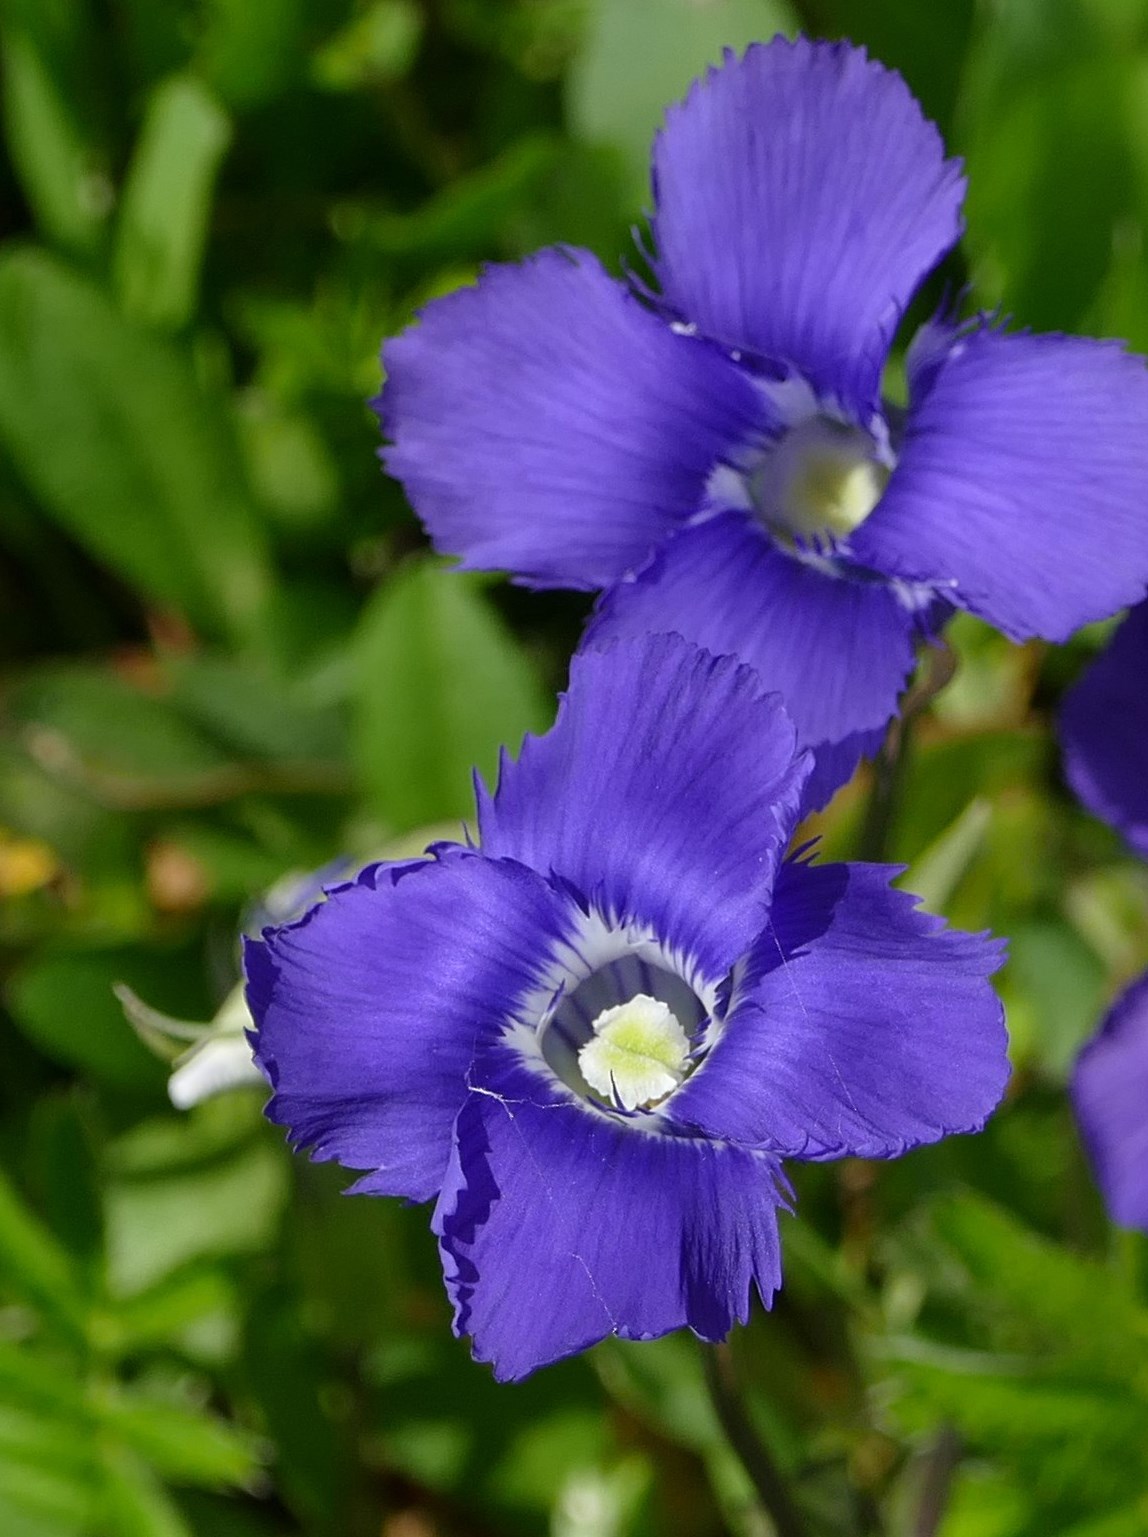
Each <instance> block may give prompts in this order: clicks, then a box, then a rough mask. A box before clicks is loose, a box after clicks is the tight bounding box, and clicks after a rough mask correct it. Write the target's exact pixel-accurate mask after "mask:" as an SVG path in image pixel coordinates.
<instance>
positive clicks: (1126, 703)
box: [1060, 603, 1148, 859]
mask: <svg viewBox="0 0 1148 1537" xmlns="http://www.w3.org/2000/svg"><path fill="white" fill-rule="evenodd" d="M1060 739H1061V745H1062V746H1063V749H1064V771H1065V774H1066V775H1067V777H1068V782H1069V784H1071V786H1072V788H1073V789H1074V790H1075V791H1076V793H1077V795H1078V796H1079V797H1080V799H1081V801H1082V802H1083V804H1084V805H1085V806H1087V807H1088V809H1089V811H1091V812H1092V813H1093V815H1094V816H1098V817H1099V818H1100V819H1101V821H1103V822H1107V823H1108V824H1109V826H1111V827H1115V828H1116V830H1117V831H1118V832H1120V833H1123V835H1124V837H1125V838H1126V839H1127V840H1128V843H1129V844H1130V846H1131V847H1132V848H1133V849H1135V851H1136V853H1137V854H1140V855H1141V856H1142V857H1144V858H1146V859H1148V603H1142V604H1140V605H1139V606H1138V607H1137V608H1134V609H1133V610H1132V612H1131V613H1130V614H1129V615H1128V617H1127V618H1126V619H1125V620H1124V622H1123V623H1122V624H1121V626H1120V628H1119V629H1118V630H1117V631H1116V634H1115V635H1114V636H1113V637H1112V640H1111V641H1110V643H1109V645H1108V647H1107V649H1106V650H1104V651H1102V652H1101V653H1100V655H1099V656H1098V657H1097V658H1096V660H1095V661H1094V662H1093V663H1092V666H1091V667H1089V669H1088V671H1087V672H1085V673H1084V675H1083V676H1082V677H1081V678H1080V679H1079V681H1078V682H1077V683H1076V684H1075V685H1074V686H1073V687H1072V688H1071V689H1069V691H1068V693H1067V694H1066V695H1065V697H1064V703H1063V705H1062V707H1061V712H1060Z"/></svg>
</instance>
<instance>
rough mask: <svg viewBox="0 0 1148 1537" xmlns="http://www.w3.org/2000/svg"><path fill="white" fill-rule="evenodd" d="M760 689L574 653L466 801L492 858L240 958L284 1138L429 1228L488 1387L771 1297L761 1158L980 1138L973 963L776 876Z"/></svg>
mask: <svg viewBox="0 0 1148 1537" xmlns="http://www.w3.org/2000/svg"><path fill="white" fill-rule="evenodd" d="M807 772H808V756H807V755H806V754H798V753H796V752H795V734H794V730H793V727H792V725H791V723H790V722H789V720H788V718H787V716H786V715H785V712H784V710H783V709H782V707H781V704H780V702H779V701H778V699H777V697H776V696H775V695H766V694H763V692H762V689H761V684H760V682H759V680H758V679H757V677H756V675H755V674H754V673H753V672H752V671H751V670H750V669H749V668H747V667H745V666H742V665H739V664H738V663H737V662H736V661H735V660H734V659H732V658H729V657H726V658H723V659H720V660H715V659H714V658H713V657H712V656H710V655H709V654H708V653H705V652H703V651H700V650H698V649H696V648H694V647H692V646H688V645H687V644H686V643H684V642H683V641H681V640H680V639H679V638H677V637H666V636H662V637H647V638H646V639H644V640H642V641H634V642H620V643H617V644H615V645H612V646H610V647H608V648H606V649H604V650H601V651H593V652H587V653H583V654H581V655H579V656H578V657H576V658H575V660H574V663H573V666H572V669H571V682H570V689H569V692H568V693H567V694H566V696H565V697H564V699H563V701H562V703H561V706H560V709H559V713H558V718H557V722H556V724H555V725H554V727H553V729H552V730H551V731H549V732H548V733H547V734H546V735H545V736H542V737H538V738H534V737H528V738H527V739H526V741H525V743H524V745H523V748H522V752H521V755H520V757H519V759H518V761H517V762H513V761H510V760H509V759H506V758H505V757H504V759H503V762H502V765H501V772H500V776H499V781H498V787H497V789H496V791H495V792H494V793H493V795H492V794H490V793H488V792H486V791H485V790H483V789H482V788H481V786H480V788H479V796H478V831H479V835H480V846H479V847H461V846H459V845H456V844H447V845H444V844H439V845H437V846H436V847H435V848H434V849H433V851H432V853H433V858H431V859H427V860H422V861H413V862H404V863H388V864H380V865H375V866H373V867H372V868H370V869H368V870H366V871H364V872H363V873H362V874H361V875H360V876H359V877H358V878H357V879H356V880H354V881H351V882H349V883H347V884H345V885H341V886H337V887H335V888H334V889H333V890H331V892H330V893H329V895H328V898H327V900H326V901H325V902H324V903H322V904H321V905H320V906H318V907H316V908H314V909H313V910H312V911H311V912H310V913H309V914H308V915H307V916H306V917H304V918H303V919H302V920H301V921H299V922H297V923H294V924H289V925H286V926H284V927H279V928H268V929H267V930H266V931H265V932H264V936H263V942H262V943H259V942H255V943H252V944H251V945H250V946H249V948H248V954H247V967H248V979H249V980H248V996H249V1000H250V1004H251V1010H252V1014H253V1016H254V1018H255V1020H256V1023H257V1029H256V1032H255V1034H254V1036H253V1041H254V1047H255V1053H256V1058H257V1060H258V1061H259V1063H260V1064H261V1066H262V1067H263V1069H264V1071H265V1073H266V1074H267V1077H268V1079H269V1080H270V1082H271V1084H272V1086H273V1089H274V1095H273V1098H272V1099H271V1101H270V1104H269V1106H268V1114H269V1115H270V1117H271V1118H272V1120H274V1121H276V1122H278V1123H279V1124H281V1125H284V1126H286V1127H288V1128H289V1131H290V1136H291V1140H292V1141H293V1143H295V1144H296V1145H297V1146H309V1147H310V1148H311V1149H312V1156H313V1157H315V1158H317V1159H333V1160H336V1161H337V1162H339V1163H341V1164H343V1165H345V1166H347V1167H349V1168H352V1169H356V1170H362V1171H365V1172H364V1173H363V1176H362V1178H361V1179H359V1180H358V1182H357V1183H356V1184H355V1185H354V1186H353V1187H352V1188H353V1189H354V1190H356V1191H365V1192H368V1193H370V1194H376V1195H392V1196H403V1197H406V1198H407V1199H408V1200H410V1201H434V1202H435V1203H436V1204H435V1208H434V1217H433V1222H432V1225H433V1228H434V1231H435V1233H436V1234H437V1235H438V1239H439V1244H440V1248H441V1255H442V1264H443V1271H444V1275H445V1279H446V1285H447V1289H448V1292H449V1293H450V1296H451V1298H452V1300H453V1304H454V1308H455V1329H456V1332H457V1333H459V1334H466V1335H470V1336H471V1337H472V1339H473V1342H474V1350H475V1354H476V1355H477V1356H478V1358H479V1359H480V1360H483V1361H491V1362H493V1363H494V1366H495V1371H496V1373H497V1375H498V1376H499V1377H501V1378H515V1377H521V1376H523V1375H524V1374H525V1373H527V1372H529V1371H531V1370H532V1369H533V1368H535V1367H537V1366H540V1365H542V1364H543V1363H546V1362H549V1361H553V1360H556V1359H557V1358H559V1357H561V1356H564V1355H568V1354H570V1353H572V1352H574V1351H578V1350H581V1349H583V1348H585V1347H586V1346H588V1345H591V1344H593V1343H594V1342H595V1341H597V1340H600V1339H602V1338H603V1337H604V1336H606V1335H609V1334H618V1335H621V1336H624V1337H626V1338H629V1339H650V1338H653V1337H655V1336H657V1335H661V1334H664V1333H666V1332H667V1331H668V1330H671V1329H677V1328H680V1327H682V1326H687V1325H688V1326H689V1327H690V1328H692V1329H693V1330H695V1331H696V1332H697V1333H698V1334H699V1335H701V1336H702V1337H703V1338H705V1339H710V1340H715V1339H720V1338H721V1337H723V1336H724V1335H725V1334H726V1333H727V1332H728V1330H729V1329H730V1328H731V1326H732V1324H733V1323H734V1322H735V1321H737V1320H744V1319H745V1318H746V1316H747V1312H748V1309H749V1305H750V1299H751V1294H752V1292H753V1291H754V1290H755V1289H756V1290H757V1291H758V1292H759V1293H760V1295H761V1296H762V1298H763V1299H764V1300H765V1301H766V1302H768V1301H769V1299H770V1298H771V1296H772V1294H773V1292H774V1290H775V1288H776V1287H777V1286H778V1284H779V1281H780V1267H779V1254H778V1229H777V1212H778V1208H779V1207H780V1206H784V1205H785V1204H786V1199H787V1196H786V1189H787V1187H786V1184H785V1179H784V1176H783V1173H782V1163H781V1161H782V1160H783V1159H785V1158H803V1159H827V1158H838V1157H842V1156H844V1155H846V1154H858V1155H860V1156H863V1157H870V1158H884V1157H892V1156H895V1155H897V1154H899V1153H902V1152H904V1151H905V1150H906V1149H907V1148H910V1147H914V1146H916V1145H917V1144H919V1143H925V1142H932V1141H935V1140H936V1139H937V1138H939V1137H942V1136H944V1135H946V1134H947V1133H950V1132H957V1131H972V1130H975V1129H977V1128H979V1127H980V1126H981V1125H982V1123H983V1122H984V1120H985V1118H986V1116H987V1115H988V1114H989V1113H990V1111H991V1110H992V1108H993V1106H994V1105H995V1104H996V1102H997V1100H998V1098H999V1096H1000V1094H1001V1091H1002V1088H1003V1085H1004V1082H1005V1078H1006V1075H1007V1066H1006V1059H1005V1032H1004V1026H1003V1018H1002V1010H1001V1007H1000V1004H999V1002H998V1000H997V999H996V997H995V995H994V994H993V992H992V990H991V987H990V985H989V983H988V982H987V980H986V978H987V977H988V976H989V974H990V973H991V972H992V971H994V970H995V969H996V967H997V965H998V964H999V960H1000V953H1001V952H1000V946H999V945H998V944H997V943H996V942H995V941H993V940H991V939H989V938H987V937H985V936H981V935H972V934H963V933H957V932H954V931H951V930H948V929H946V927H945V925H944V923H943V922H942V921H941V920H940V919H938V918H933V917H930V916H928V915H927V914H925V913H922V912H920V911H918V910H917V909H916V907H915V905H914V898H912V897H910V896H907V895H905V894H904V893H902V892H899V891H896V890H893V889H891V888H890V885H889V879H890V876H891V875H893V874H895V873H896V872H895V871H893V870H890V869H888V868H885V867H882V866H877V865H841V864H838V865H832V864H830V865H824V866H820V867H819V866H815V865H811V864H809V863H807V862H803V861H802V860H801V859H797V860H790V861H788V862H787V861H786V859H785V857H784V855H785V849H786V845H787V843H788V841H789V838H790V835H791V833H792V831H793V827H794V825H795V822H796V819H797V811H798V802H799V798H800V795H801V790H802V786H803V782H804V780H805V777H806V774H807Z"/></svg>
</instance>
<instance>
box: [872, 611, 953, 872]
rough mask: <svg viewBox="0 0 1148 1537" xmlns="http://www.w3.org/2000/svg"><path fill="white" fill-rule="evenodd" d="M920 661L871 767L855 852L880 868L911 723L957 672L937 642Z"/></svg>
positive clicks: (950, 656)
mask: <svg viewBox="0 0 1148 1537" xmlns="http://www.w3.org/2000/svg"><path fill="white" fill-rule="evenodd" d="M922 661H923V666H922V667H921V669H920V672H919V675H918V677H917V678H916V680H915V681H914V683H913V685H912V687H911V688H910V689H909V691H908V693H907V694H906V695H905V697H904V699H903V700H902V702H901V713H900V714H899V715H897V716H894V718H893V719H892V720H891V721H890V722H889V730H888V731H887V732H886V734H885V740H884V742H883V743H882V745H881V751H880V752H879V753H878V754H877V757H876V759H875V760H874V763H873V789H872V792H871V793H870V796H869V804H868V806H867V808H866V811H865V821H864V823H863V825H862V828H861V837H860V841H859V844H858V849H857V858H858V859H860V860H864V861H870V860H872V861H874V862H875V863H878V864H879V863H881V862H882V861H884V860H886V859H888V857H889V854H888V845H889V835H890V833H891V832H892V828H893V813H894V811H895V809H896V804H897V798H898V796H899V794H900V790H901V785H902V782H903V780H904V777H905V759H906V754H907V749H908V746H909V739H910V736H911V734H912V727H913V721H914V719H915V717H916V716H918V715H920V714H921V713H922V711H923V710H925V709H926V708H927V707H928V705H929V703H930V702H931V700H932V699H933V698H934V697H935V696H936V695H937V694H939V693H940V691H941V690H942V689H943V688H944V686H945V684H946V683H948V681H949V680H950V678H951V677H952V676H953V673H954V672H955V671H956V665H957V659H956V657H955V655H954V654H953V651H952V649H951V648H950V647H949V645H948V643H947V642H945V641H936V642H934V643H933V644H932V645H929V646H926V647H924V648H923V655H922Z"/></svg>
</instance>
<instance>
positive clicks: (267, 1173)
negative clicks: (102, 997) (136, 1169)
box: [107, 1026, 287, 1296]
mask: <svg viewBox="0 0 1148 1537" xmlns="http://www.w3.org/2000/svg"><path fill="white" fill-rule="evenodd" d="M124 1028H125V1029H126V1028H127V1027H126V1026H125V1027H124ZM286 1175H287V1170H286V1167H285V1159H284V1156H283V1154H282V1152H281V1150H280V1148H278V1147H277V1146H275V1145H274V1144H273V1143H272V1142H271V1141H270V1140H267V1141H266V1142H261V1143H258V1144H256V1145H255V1146H252V1147H249V1148H247V1149H245V1150H242V1151H238V1152H235V1153H233V1154H231V1155H230V1156H229V1157H228V1158H227V1159H226V1161H222V1162H220V1163H218V1164H215V1165H211V1166H209V1167H206V1168H203V1169H198V1170H191V1171H189V1172H187V1173H184V1174H173V1175H171V1176H170V1177H168V1178H150V1179H148V1178H145V1179H139V1180H118V1181H116V1182H115V1183H114V1184H112V1185H111V1186H109V1188H108V1192H107V1203H108V1215H107V1234H108V1269H109V1277H110V1282H109V1284H110V1287H111V1290H112V1291H113V1293H114V1294H116V1295H119V1296H123V1295H130V1294H132V1293H134V1292H138V1291H141V1290H143V1289H144V1288H145V1287H151V1286H154V1285H155V1284H156V1282H157V1281H159V1280H161V1279H162V1278H163V1277H165V1276H168V1275H171V1274H172V1273H173V1272H174V1271H176V1270H177V1269H178V1268H179V1267H180V1266H182V1265H187V1264H189V1263H190V1262H191V1261H193V1260H198V1259H201V1258H204V1257H206V1256H209V1255H225V1254H251V1253H258V1252H259V1251H260V1250H261V1249H263V1248H264V1247H265V1246H266V1245H268V1244H269V1243H270V1241H271V1238H272V1235H273V1233H274V1231H275V1228H276V1226H277V1224H278V1221H279V1213H280V1210H281V1208H282V1205H283V1201H284V1198H285V1196H286V1194H287V1186H286Z"/></svg>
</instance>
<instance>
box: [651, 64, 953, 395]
mask: <svg viewBox="0 0 1148 1537" xmlns="http://www.w3.org/2000/svg"><path fill="white" fill-rule="evenodd" d="M653 175H654V198H655V204H656V210H657V212H656V217H655V221H654V237H655V243H656V246H657V259H656V263H655V269H656V273H657V277H658V281H659V283H660V284H661V288H662V293H663V295H664V296H665V299H666V302H667V303H668V304H669V305H670V306H671V307H672V308H673V309H674V310H675V311H677V312H678V313H679V314H680V315H681V316H682V318H683V319H685V320H689V321H692V322H694V323H696V325H697V326H698V328H699V330H700V331H701V332H703V333H704V334H705V335H707V336H711V337H713V338H715V340H717V341H720V342H721V343H723V344H724V345H726V346H728V347H732V348H738V349H743V350H745V351H747V352H752V353H757V354H761V355H764V356H765V357H768V358H771V359H774V360H776V361H779V362H783V363H788V364H789V365H791V366H792V367H793V368H794V369H796V370H797V371H798V372H799V373H801V374H802V375H804V377H805V378H807V379H808V380H810V382H811V383H813V384H814V385H815V386H816V388H817V389H818V390H819V391H820V392H821V393H822V394H825V395H832V396H836V397H838V398H839V399H841V400H842V401H843V402H844V403H846V404H850V405H852V406H854V407H855V408H856V409H857V410H858V411H859V412H860V413H861V415H862V417H864V416H865V415H866V414H868V412H869V411H872V410H875V409H877V407H878V405H879V395H880V381H881V370H882V367H883V365H884V362H885V356H886V354H887V352H888V350H889V344H890V342H891V340H892V337H893V332H894V331H895V329H896V327H897V323H898V321H899V320H900V318H901V315H902V314H903V312H904V310H905V307H906V305H907V304H908V302H909V299H910V298H911V296H912V294H913V291H914V289H915V288H916V286H917V284H918V283H919V282H920V280H921V278H922V277H923V276H924V275H925V273H927V272H928V271H929V270H930V268H932V267H933V266H934V265H935V264H936V263H937V261H938V260H939V259H940V258H941V257H942V256H943V255H944V253H945V252H946V251H947V250H948V249H949V247H950V246H951V245H953V244H954V242H955V241H956V240H957V238H958V237H959V235H960V232H961V228H962V223H961V213H960V209H961V203H962V200H963V197H964V178H963V176H962V175H961V170H960V164H959V162H958V161H955V160H946V159H945V152H944V146H943V145H942V143H941V138H940V135H939V134H938V133H937V130H936V129H935V128H934V127H933V125H932V124H931V123H929V122H927V121H926V119H925V118H924V117H923V116H922V114H921V109H920V107H919V106H918V105H917V102H916V101H915V100H914V98H913V96H912V95H911V93H910V91H909V89H908V87H907V86H906V85H905V82H904V81H903V80H902V79H901V77H900V76H899V75H896V74H894V73H893V72H892V71H891V70H887V69H885V68H884V67H883V66H882V65H880V64H878V63H876V62H875V61H873V60H871V59H869V58H868V57H867V56H866V54H865V53H864V51H863V50H862V49H859V48H853V47H851V46H849V45H848V44H846V43H815V42H810V41H809V40H808V39H805V38H799V39H798V40H797V41H796V42H792V43H790V42H787V41H786V40H785V39H784V38H780V37H779V38H774V40H773V41H772V42H771V43H767V44H756V45H754V46H751V47H750V48H749V49H747V51H746V53H745V55H744V57H742V58H740V59H739V58H736V57H735V56H734V55H733V54H732V53H727V54H726V58H725V63H724V64H723V65H722V66H721V68H719V69H713V70H711V71H710V72H709V73H708V74H707V75H705V76H704V77H703V78H702V79H700V80H698V81H697V82H696V83H695V84H694V86H693V87H692V89H691V91H690V93H689V95H688V96H687V97H686V99H685V101H684V102H682V103H681V104H680V105H679V106H676V107H672V108H671V109H670V111H669V112H668V113H667V114H666V122H665V127H664V128H663V129H662V132H661V133H660V135H659V136H658V138H657V140H656V142H655V145H654V171H653Z"/></svg>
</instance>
